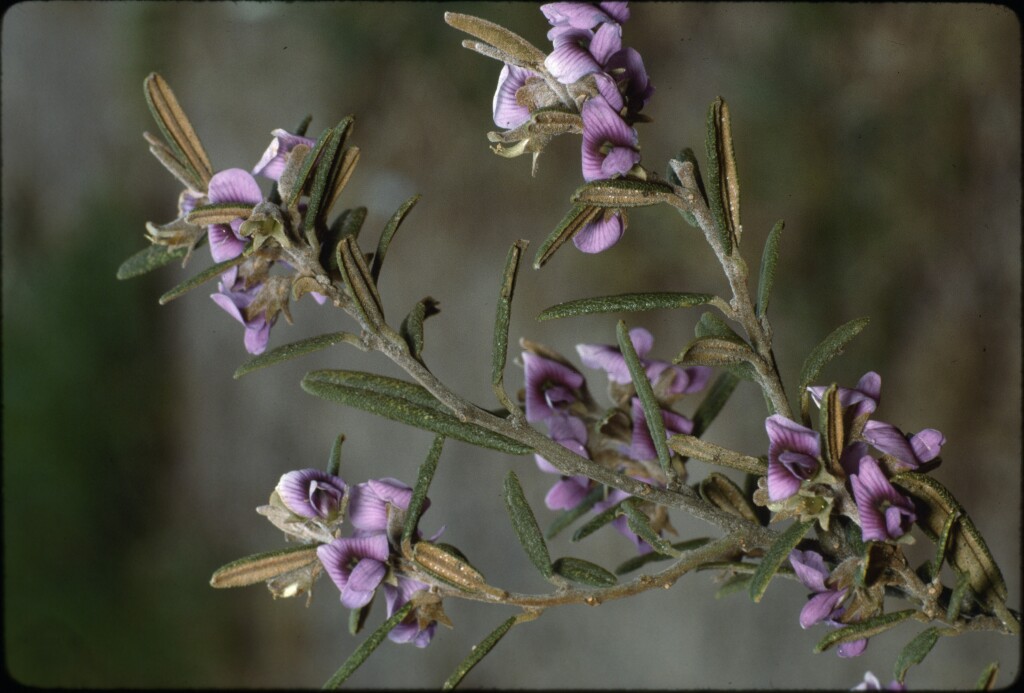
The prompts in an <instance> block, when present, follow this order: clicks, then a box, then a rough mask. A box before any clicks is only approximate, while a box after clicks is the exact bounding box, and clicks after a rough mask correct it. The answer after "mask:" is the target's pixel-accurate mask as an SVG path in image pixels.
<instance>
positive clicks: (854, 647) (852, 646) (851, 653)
mask: <svg viewBox="0 0 1024 693" xmlns="http://www.w3.org/2000/svg"><path fill="white" fill-rule="evenodd" d="M866 649H868V640H867V638H864V639H862V640H853V641H851V642H843V643H839V646H838V647H837V648H836V654H838V655H839V656H840V657H842V658H843V659H849V658H851V657H860V656H861V655H862V654H864V650H866Z"/></svg>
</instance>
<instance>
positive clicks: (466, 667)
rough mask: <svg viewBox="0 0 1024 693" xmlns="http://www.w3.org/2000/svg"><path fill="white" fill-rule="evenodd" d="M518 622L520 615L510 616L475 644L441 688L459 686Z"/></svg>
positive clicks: (446, 689) (445, 689)
mask: <svg viewBox="0 0 1024 693" xmlns="http://www.w3.org/2000/svg"><path fill="white" fill-rule="evenodd" d="M518 622H519V617H518V616H511V617H509V619H508V620H506V621H505V622H504V623H502V624H501V625H500V626H498V627H497V628H495V629H494V630H492V631H491V632H490V634H489V635H488V636H487V637H486V638H484V639H483V640H481V641H480V642H479V643H477V644H476V645H474V646H473V649H472V650H470V653H469V656H468V657H466V658H465V659H464V660H462V662H461V663H460V664H459V666H457V667H455V671H453V672H452V674H451V676H449V677H448V679H447V680H446V681H445V682H444V685H442V686H441V690H443V691H450V690H453V689H454V688H455V687H456V686H458V685H459V683H460V682H461V681H462V679H463V678H465V677H466V674H468V673H469V672H470V670H471V669H472V668H473V667H475V666H476V665H477V664H478V663H479V662H480V660H481V659H483V658H484V657H486V656H487V655H488V654H489V653H490V651H491V650H493V649H494V646H495V645H497V644H498V643H499V642H500V641H501V639H502V638H503V637H505V633H507V632H508V631H509V629H511V628H512V626H514V625H516V623H518Z"/></svg>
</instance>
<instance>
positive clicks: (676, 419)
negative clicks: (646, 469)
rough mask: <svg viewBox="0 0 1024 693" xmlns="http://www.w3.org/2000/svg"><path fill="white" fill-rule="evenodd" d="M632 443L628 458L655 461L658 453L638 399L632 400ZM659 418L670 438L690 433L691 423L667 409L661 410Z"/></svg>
mask: <svg viewBox="0 0 1024 693" xmlns="http://www.w3.org/2000/svg"><path fill="white" fill-rule="evenodd" d="M632 409H633V442H632V444H631V445H630V447H629V456H630V457H632V458H633V459H634V460H656V459H658V451H657V450H656V449H655V447H654V439H653V438H651V431H650V430H649V429H648V428H647V416H646V415H645V414H644V407H643V404H641V403H640V398H639V397H634V398H633V404H632ZM661 418H662V421H664V424H665V433H666V436H667V437H671V436H673V435H675V434H677V433H690V432H691V431H692V430H693V422H692V421H690V420H689V419H688V418H686V417H685V416H683V415H681V414H677V413H675V412H674V411H669V410H667V409H662V410H661Z"/></svg>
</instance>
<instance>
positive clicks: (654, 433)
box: [615, 320, 675, 479]
mask: <svg viewBox="0 0 1024 693" xmlns="http://www.w3.org/2000/svg"><path fill="white" fill-rule="evenodd" d="M615 335H616V337H617V338H618V341H619V350H620V351H621V352H622V356H623V358H625V359H626V366H627V367H628V368H629V376H630V377H631V378H632V379H633V387H634V388H635V389H636V394H637V397H639V398H640V404H641V405H642V406H643V411H644V418H645V419H646V420H647V430H648V431H650V433H651V440H652V441H653V442H654V449H655V451H657V453H658V461H659V462H660V463H661V468H662V470H663V471H664V472H665V474H666V475H668V477H669V479H673V478H675V470H674V469H673V468H672V453H670V452H669V449H668V444H667V443H666V442H665V438H666V437H667V436H666V434H665V419H664V418H663V415H662V413H661V405H660V404H658V400H657V399H656V398H655V396H654V389H653V388H652V387H651V381H650V380H649V379H648V378H647V371H646V370H645V369H644V365H643V364H642V363H641V362H640V357H639V356H637V354H636V349H634V348H633V341H632V340H631V339H630V338H629V330H628V329H627V328H626V323H625V322H623V321H622V320H619V322H618V324H617V325H616V327H615Z"/></svg>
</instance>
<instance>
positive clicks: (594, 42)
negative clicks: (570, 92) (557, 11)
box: [544, 22, 622, 84]
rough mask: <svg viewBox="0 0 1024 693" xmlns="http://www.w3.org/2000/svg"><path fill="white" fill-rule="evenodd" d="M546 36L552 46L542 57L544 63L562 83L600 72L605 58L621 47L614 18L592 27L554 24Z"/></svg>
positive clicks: (572, 81)
mask: <svg viewBox="0 0 1024 693" xmlns="http://www.w3.org/2000/svg"><path fill="white" fill-rule="evenodd" d="M548 38H549V39H550V40H551V42H552V44H553V45H554V50H553V51H551V53H550V54H549V55H548V57H547V58H545V59H544V67H546V68H547V69H548V72H550V73H551V75H552V76H553V77H554V78H555V79H557V80H558V81H559V82H561V83H562V84H573V83H574V82H576V81H577V80H578V79H580V78H581V77H583V76H584V75H589V74H590V73H592V72H603V71H604V64H605V63H606V62H608V59H609V58H611V57H612V55H614V54H615V53H618V52H619V51H620V50H622V27H620V26H619V25H618V24H616V23H614V22H610V23H606V24H602V25H601V26H599V27H598V28H597V30H596V31H590V30H589V29H577V28H573V27H571V26H556V27H555V28H553V29H551V30H550V31H549V32H548Z"/></svg>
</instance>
